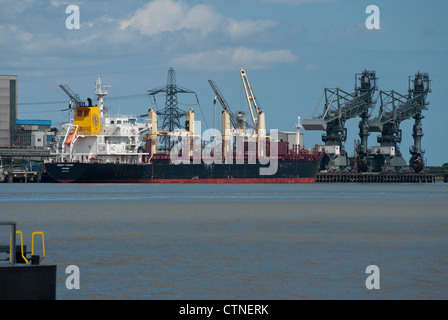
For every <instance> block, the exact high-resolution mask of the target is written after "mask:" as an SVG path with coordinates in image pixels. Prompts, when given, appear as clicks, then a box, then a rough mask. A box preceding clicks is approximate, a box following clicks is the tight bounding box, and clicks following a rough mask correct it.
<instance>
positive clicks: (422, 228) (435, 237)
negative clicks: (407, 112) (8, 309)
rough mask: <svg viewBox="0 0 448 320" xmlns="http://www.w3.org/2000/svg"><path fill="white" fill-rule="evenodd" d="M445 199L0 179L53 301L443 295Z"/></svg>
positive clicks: (403, 191) (310, 188) (415, 192)
mask: <svg viewBox="0 0 448 320" xmlns="http://www.w3.org/2000/svg"><path fill="white" fill-rule="evenodd" d="M447 196H448V185H447V184H443V183H436V184H296V185H280V184H279V185H277V184H269V185H268V184H264V185H261V184H244V185H237V184H229V185H218V184H211V185H210V184H191V185H190V184H153V185H152V184H143V185H141V184H109V185H108V184H89V185H84V184H0V220H13V221H16V222H17V225H18V228H17V229H18V230H21V231H22V232H23V235H24V242H25V244H27V245H28V246H30V244H31V233H32V232H33V231H42V232H44V234H45V250H46V257H45V259H44V260H43V261H42V263H43V264H56V265H57V268H58V273H57V299H59V300H72V299H159V300H160V299H162V300H164V299H188V300H197V299H213V300H214V299H231V300H233V299H236V300H237V299H263V300H266V299H267V300H272V299H288V300H290V299H293V300H299V299H447V298H448V274H447V266H448V197H447ZM4 234H6V233H3V235H4ZM1 235H2V233H0V236H1ZM3 238H4V239H0V243H5V242H6V243H7V242H8V241H9V239H8V237H3ZM69 265H76V266H78V268H79V271H80V282H79V283H80V288H79V289H77V290H76V289H73V290H69V289H67V287H66V279H67V277H68V276H69V274H66V273H65V271H66V268H67V266H69ZM369 265H376V266H377V267H378V268H379V279H378V283H379V284H380V289H373V290H368V289H367V287H366V279H367V277H368V276H369V274H367V273H366V268H367V267H368V266H369Z"/></svg>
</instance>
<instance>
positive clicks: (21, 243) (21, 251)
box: [10, 231, 28, 264]
mask: <svg viewBox="0 0 448 320" xmlns="http://www.w3.org/2000/svg"><path fill="white" fill-rule="evenodd" d="M16 233H18V234H20V253H21V254H22V258H23V260H25V262H26V263H27V264H28V260H27V259H26V258H25V256H24V255H23V235H22V231H16ZM14 250H15V248H14ZM10 251H11V250H10Z"/></svg>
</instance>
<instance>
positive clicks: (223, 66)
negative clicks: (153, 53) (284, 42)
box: [171, 47, 298, 71]
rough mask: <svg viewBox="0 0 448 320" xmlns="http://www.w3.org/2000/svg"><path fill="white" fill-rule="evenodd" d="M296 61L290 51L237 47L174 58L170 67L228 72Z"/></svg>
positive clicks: (265, 67) (263, 67) (267, 67)
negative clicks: (177, 66)
mask: <svg viewBox="0 0 448 320" xmlns="http://www.w3.org/2000/svg"><path fill="white" fill-rule="evenodd" d="M297 61H298V57H297V56H295V55H294V54H293V53H292V52H291V51H290V50H271V51H266V52H263V51H259V50H256V49H250V48H244V47H237V48H225V49H215V50H210V51H205V52H199V53H192V54H187V55H184V56H182V57H178V58H175V59H173V60H172V61H171V64H172V65H181V66H184V67H187V68H189V69H193V70H202V71H203V70H208V71H229V70H235V69H239V68H250V69H253V70H257V69H270V68H272V66H273V65H275V64H282V63H285V64H292V63H295V62H297Z"/></svg>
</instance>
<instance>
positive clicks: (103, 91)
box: [95, 74, 110, 118]
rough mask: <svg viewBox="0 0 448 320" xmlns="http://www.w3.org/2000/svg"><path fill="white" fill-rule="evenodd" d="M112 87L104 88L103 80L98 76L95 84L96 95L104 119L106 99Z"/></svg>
mask: <svg viewBox="0 0 448 320" xmlns="http://www.w3.org/2000/svg"><path fill="white" fill-rule="evenodd" d="M109 88H110V86H104V87H103V85H102V84H101V78H100V75H99V74H98V80H96V83H95V95H96V96H98V99H97V100H98V107H99V108H100V116H101V118H103V117H104V99H103V98H104V97H105V96H107V95H108V94H109V91H108V89H109Z"/></svg>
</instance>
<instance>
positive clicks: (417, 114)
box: [368, 72, 431, 173]
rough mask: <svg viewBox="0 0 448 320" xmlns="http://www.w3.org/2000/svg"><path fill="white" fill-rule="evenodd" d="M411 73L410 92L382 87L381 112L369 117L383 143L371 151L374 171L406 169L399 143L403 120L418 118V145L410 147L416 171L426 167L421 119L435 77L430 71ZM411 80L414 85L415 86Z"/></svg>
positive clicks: (379, 140) (416, 130) (373, 130)
mask: <svg viewBox="0 0 448 320" xmlns="http://www.w3.org/2000/svg"><path fill="white" fill-rule="evenodd" d="M411 78H412V77H411V76H410V77H409V90H408V95H402V94H400V93H398V92H396V91H393V90H392V91H380V103H381V104H380V108H379V112H378V116H377V117H376V118H375V119H373V120H369V121H368V126H369V130H370V131H371V132H380V133H381V135H380V136H378V138H377V141H378V143H380V146H376V147H373V148H372V149H370V151H369V155H370V156H371V157H372V158H373V161H372V166H373V171H395V172H399V171H403V170H405V169H406V161H405V160H404V159H403V156H402V153H401V151H400V148H399V144H400V143H401V140H402V131H401V129H400V124H401V122H403V121H404V120H407V119H411V118H413V119H414V121H415V122H414V127H413V134H412V136H413V138H414V145H413V146H411V148H410V153H411V155H412V157H411V160H410V167H411V168H412V169H413V171H414V172H417V173H418V172H421V171H422V170H423V159H422V156H423V154H424V151H423V150H422V148H421V138H422V136H423V132H422V124H421V120H422V119H423V118H424V117H423V115H422V111H423V110H427V106H428V104H429V103H428V102H427V101H426V98H427V95H428V93H429V92H431V80H430V79H429V75H428V74H427V73H420V72H418V73H417V74H416V75H415V77H414V79H413V80H411ZM411 82H412V83H413V86H411Z"/></svg>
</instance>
